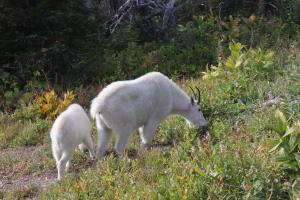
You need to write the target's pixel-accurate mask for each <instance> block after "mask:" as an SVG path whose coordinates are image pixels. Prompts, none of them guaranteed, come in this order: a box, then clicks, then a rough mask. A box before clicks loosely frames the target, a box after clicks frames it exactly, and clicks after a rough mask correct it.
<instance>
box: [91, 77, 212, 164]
mask: <svg viewBox="0 0 300 200" xmlns="http://www.w3.org/2000/svg"><path fill="white" fill-rule="evenodd" d="M193 92H194V91H193ZM198 92H199V90H198ZM199 95H200V93H199ZM90 114H91V116H92V118H96V122H97V123H96V126H97V131H98V144H97V150H96V158H97V159H100V158H101V157H102V156H103V155H104V153H105V151H106V150H107V143H108V141H109V139H110V138H111V135H112V130H113V131H114V132H115V134H116V142H115V147H114V148H115V151H116V153H117V154H121V153H122V152H123V151H124V150H125V146H126V144H127V141H128V138H129V136H130V135H131V133H132V132H133V131H134V130H135V129H137V128H139V129H138V130H139V133H140V137H141V140H142V142H141V148H142V149H144V148H145V147H147V145H148V144H149V143H150V141H151V139H152V136H153V134H154V132H155V130H156V128H157V126H158V124H159V123H160V122H161V121H162V120H164V119H165V118H166V117H167V116H168V115H170V114H179V115H181V116H183V117H184V118H185V119H186V120H187V121H188V123H193V124H194V125H196V126H197V127H205V126H207V125H208V122H207V121H206V120H205V119H204V117H203V114H202V112H201V111H200V106H199V104H198V102H197V100H194V99H193V98H191V97H189V96H188V95H187V94H186V93H185V92H184V91H183V90H182V89H180V88H179V87H178V86H177V85H176V84H175V83H174V82H173V81H172V80H170V79H169V78H168V77H166V76H165V75H163V74H161V73H159V72H151V73H148V74H145V75H144V76H141V77H139V78H137V79H135V80H129V81H118V82H114V83H112V84H110V85H108V86H107V87H106V88H104V89H103V90H102V91H101V92H100V93H99V95H98V96H97V97H96V98H95V99H93V101H92V104H91V109H90Z"/></svg>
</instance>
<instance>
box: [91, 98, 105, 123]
mask: <svg viewBox="0 0 300 200" xmlns="http://www.w3.org/2000/svg"><path fill="white" fill-rule="evenodd" d="M101 107H102V103H101V100H100V99H99V98H97V97H96V98H94V99H93V101H92V104H91V109H90V115H91V117H92V119H95V117H96V115H97V114H98V113H100V111H101Z"/></svg>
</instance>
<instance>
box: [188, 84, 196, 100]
mask: <svg viewBox="0 0 300 200" xmlns="http://www.w3.org/2000/svg"><path fill="white" fill-rule="evenodd" d="M189 87H190V88H191V90H192V92H193V96H194V97H193V98H196V93H195V91H194V89H193V88H192V87H191V86H189Z"/></svg>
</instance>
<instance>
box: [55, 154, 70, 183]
mask: <svg viewBox="0 0 300 200" xmlns="http://www.w3.org/2000/svg"><path fill="white" fill-rule="evenodd" d="M71 156H72V152H71V151H70V152H68V151H65V152H63V154H62V156H61V158H60V160H59V162H58V164H57V171H58V175H57V179H58V180H61V179H62V177H63V176H64V171H65V170H66V169H67V166H66V164H67V163H68V162H69V160H70V159H71ZM69 164H70V163H69Z"/></svg>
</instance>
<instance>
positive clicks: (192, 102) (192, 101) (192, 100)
mask: <svg viewBox="0 0 300 200" xmlns="http://www.w3.org/2000/svg"><path fill="white" fill-rule="evenodd" d="M194 103H195V102H194V99H193V97H191V104H192V105H194Z"/></svg>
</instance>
